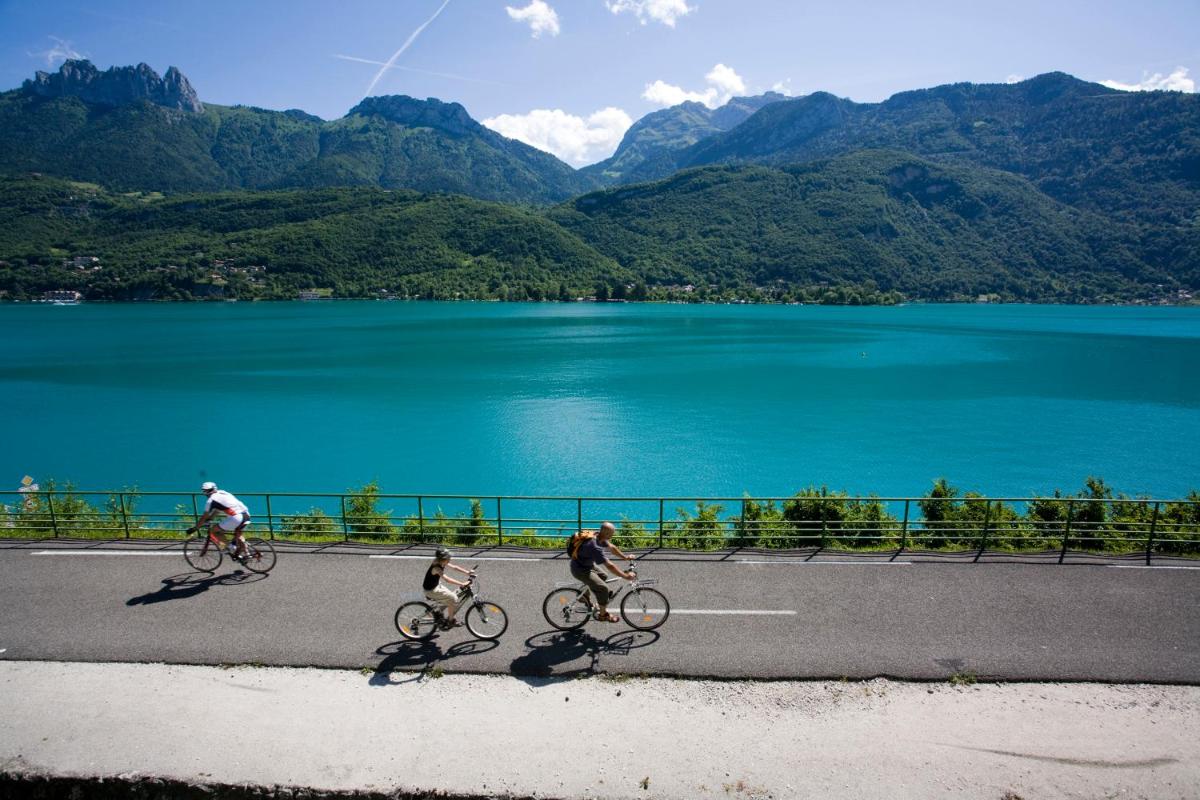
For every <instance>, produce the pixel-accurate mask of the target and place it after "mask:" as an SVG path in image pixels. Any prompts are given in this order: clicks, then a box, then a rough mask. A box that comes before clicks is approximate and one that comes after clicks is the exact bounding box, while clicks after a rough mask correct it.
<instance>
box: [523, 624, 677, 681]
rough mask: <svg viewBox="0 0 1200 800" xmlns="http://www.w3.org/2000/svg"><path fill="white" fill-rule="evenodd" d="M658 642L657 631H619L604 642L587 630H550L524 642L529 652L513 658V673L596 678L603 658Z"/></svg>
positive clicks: (531, 675) (627, 652)
mask: <svg viewBox="0 0 1200 800" xmlns="http://www.w3.org/2000/svg"><path fill="white" fill-rule="evenodd" d="M658 639H659V634H658V631H618V632H617V633H614V634H612V635H611V636H608V637H605V638H604V639H597V638H596V637H595V636H592V635H591V634H590V633H588V632H587V631H547V632H545V633H539V634H536V635H534V636H530V637H529V638H528V639H526V640H525V648H526V652H525V653H524V654H523V655H519V656H517V657H516V658H514V659H513V661H512V666H511V670H512V674H513V675H516V676H517V677H519V678H522V679H527V678H551V677H553V678H561V677H575V676H580V675H596V674H598V673H599V672H601V671H602V670H601V669H600V661H601V659H603V658H605V657H609V656H627V655H629V654H630V653H631V652H632V651H634V650H637V649H640V648H642V647H648V646H650V645H652V644H654V643H655V642H657V641H658Z"/></svg>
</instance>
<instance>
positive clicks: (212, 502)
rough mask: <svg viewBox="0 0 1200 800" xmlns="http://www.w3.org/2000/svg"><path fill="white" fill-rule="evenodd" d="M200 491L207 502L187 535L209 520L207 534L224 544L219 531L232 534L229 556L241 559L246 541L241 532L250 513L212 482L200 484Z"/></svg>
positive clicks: (244, 552) (238, 501)
mask: <svg viewBox="0 0 1200 800" xmlns="http://www.w3.org/2000/svg"><path fill="white" fill-rule="evenodd" d="M200 491H202V492H204V495H205V496H206V497H207V498H208V502H207V503H205V504H204V513H203V514H201V515H200V519H198V520H196V526H195V527H193V528H188V533H195V532H196V531H198V530H199V529H200V528H202V527H204V524H205V523H206V522H208V521H209V520H210V519H211V520H212V521H213V523H212V527H211V528H209V531H208V532H209V534H210V535H212V536H215V537H216V538H217V541H218V542H221V543H222V544H224V542H225V540H224V539H222V538H221V534H220V531H225V532H226V533H232V534H233V543H232V544H230V545H229V554H230V555H231V556H233V557H234V558H243V557H244V556H245V555H246V540H245V538H244V537H243V536H242V530H243V529H244V528H245V527H246V525H248V524H249V523H250V511H249V509H247V508H246V504H245V503H243V502H242V501H241V500H238V499H237V498H236V497H234V496H233V495H232V494H230V493H229V492H227V491H225V490H224V489H218V488H217V485H216V484H215V483H213V482H212V481H205V482H204V483H203V484H201V486H200Z"/></svg>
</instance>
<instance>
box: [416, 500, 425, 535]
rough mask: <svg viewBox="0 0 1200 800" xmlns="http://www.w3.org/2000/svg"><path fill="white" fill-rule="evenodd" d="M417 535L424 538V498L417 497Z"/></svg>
mask: <svg viewBox="0 0 1200 800" xmlns="http://www.w3.org/2000/svg"><path fill="white" fill-rule="evenodd" d="M417 535H418V536H420V537H421V538H422V539H424V538H425V498H423V497H421V496H420V495H418V496H417Z"/></svg>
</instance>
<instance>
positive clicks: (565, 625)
mask: <svg viewBox="0 0 1200 800" xmlns="http://www.w3.org/2000/svg"><path fill="white" fill-rule="evenodd" d="M582 595H583V593H582V592H580V591H579V590H578V589H574V588H570V587H564V588H562V589H555V590H554V591H553V592H551V593H550V594H548V595H546V599H545V600H543V601H542V615H543V616H545V617H546V622H549V623H550V624H551V625H552V626H553V627H555V628H558V629H559V630H560V631H573V630H575V629H576V628H582V627H583V626H584V625H585V624H586V623H587V621H588V617H589V616H591V614H592V610H591V609H590V608H588V604H587V603H585V602H584V601H583V597H582Z"/></svg>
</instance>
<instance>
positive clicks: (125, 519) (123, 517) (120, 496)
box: [117, 492, 129, 539]
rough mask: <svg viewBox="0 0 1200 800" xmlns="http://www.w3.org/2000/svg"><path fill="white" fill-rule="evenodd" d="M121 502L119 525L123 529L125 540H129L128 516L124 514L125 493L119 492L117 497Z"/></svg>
mask: <svg viewBox="0 0 1200 800" xmlns="http://www.w3.org/2000/svg"><path fill="white" fill-rule="evenodd" d="M117 498H118V499H119V500H120V501H121V525H122V527H124V528H125V538H126V539H128V538H129V515H128V514H127V513H125V493H124V492H121V493H120V494H118V495H117Z"/></svg>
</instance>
